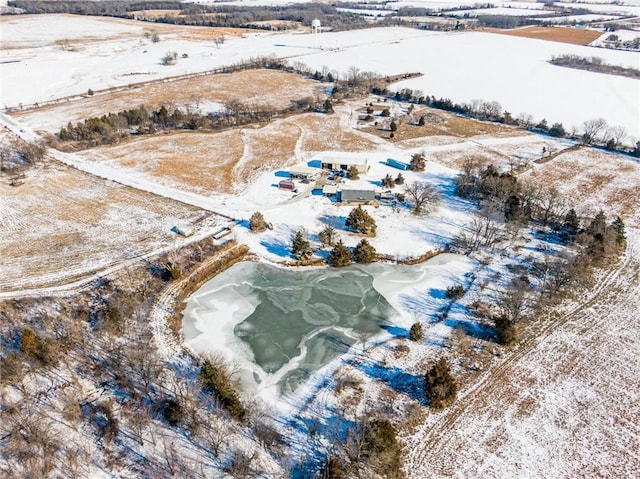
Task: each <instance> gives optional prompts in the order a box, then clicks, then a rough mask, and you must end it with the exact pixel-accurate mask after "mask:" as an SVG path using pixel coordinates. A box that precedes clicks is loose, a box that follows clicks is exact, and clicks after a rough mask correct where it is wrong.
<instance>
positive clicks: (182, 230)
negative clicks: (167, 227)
mask: <svg viewBox="0 0 640 479" xmlns="http://www.w3.org/2000/svg"><path fill="white" fill-rule="evenodd" d="M171 229H172V230H173V231H174V232H175V233H177V234H179V235H181V236H185V237H186V236H191V235H192V234H193V228H192V227H191V226H189V225H176V226H174V227H173V228H171Z"/></svg>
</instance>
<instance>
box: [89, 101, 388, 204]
mask: <svg viewBox="0 0 640 479" xmlns="http://www.w3.org/2000/svg"><path fill="white" fill-rule="evenodd" d="M375 146H376V144H375V143H374V142H373V141H371V140H368V139H367V138H366V137H365V136H364V135H358V134H356V133H351V132H345V131H343V130H342V127H341V125H340V117H339V116H338V115H323V114H317V113H308V114H302V115H296V116H292V117H289V118H285V119H280V120H276V121H274V122H272V123H270V124H268V125H262V126H259V125H255V126H254V127H246V128H242V129H234V130H227V131H224V132H212V133H205V132H185V131H180V132H172V133H170V132H164V133H160V134H158V135H155V136H148V137H142V138H136V139H134V140H131V141H129V142H126V143H122V144H120V145H115V146H104V147H100V148H94V149H92V150H87V151H83V152H80V153H79V155H80V156H82V157H83V158H85V159H87V160H89V161H99V162H106V163H109V164H111V165H116V166H119V167H122V168H128V169H131V171H132V174H141V175H142V176H149V177H151V178H153V179H154V180H160V182H161V183H164V184H172V185H173V184H176V183H178V184H179V185H180V187H182V188H184V189H186V190H189V191H193V192H196V193H199V194H212V193H234V192H237V191H239V190H242V189H243V188H244V187H245V186H246V185H247V183H248V182H250V181H251V180H252V179H253V178H255V176H256V175H259V174H261V173H264V172H265V171H268V170H273V169H277V168H280V167H283V166H285V165H287V164H291V163H294V162H295V161H296V160H297V158H296V153H297V152H305V153H309V152H317V151H325V150H341V151H367V150H371V149H374V148H375Z"/></svg>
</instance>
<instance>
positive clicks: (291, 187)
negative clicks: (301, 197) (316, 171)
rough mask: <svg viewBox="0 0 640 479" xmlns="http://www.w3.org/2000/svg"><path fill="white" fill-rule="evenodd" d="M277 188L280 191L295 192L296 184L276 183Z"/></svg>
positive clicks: (290, 182) (286, 181)
mask: <svg viewBox="0 0 640 479" xmlns="http://www.w3.org/2000/svg"><path fill="white" fill-rule="evenodd" d="M278 188H280V189H281V190H291V191H295V189H296V184H295V183H294V182H293V181H291V180H282V181H281V182H280V183H278Z"/></svg>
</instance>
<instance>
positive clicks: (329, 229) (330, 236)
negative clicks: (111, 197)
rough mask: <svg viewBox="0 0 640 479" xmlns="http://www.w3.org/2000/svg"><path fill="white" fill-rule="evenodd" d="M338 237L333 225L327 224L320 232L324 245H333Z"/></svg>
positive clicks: (319, 235) (319, 236)
mask: <svg viewBox="0 0 640 479" xmlns="http://www.w3.org/2000/svg"><path fill="white" fill-rule="evenodd" d="M335 238H336V229H335V228H334V227H333V226H331V225H326V226H325V227H324V228H323V229H322V231H320V233H318V239H319V240H320V243H322V246H333V243H334V241H335Z"/></svg>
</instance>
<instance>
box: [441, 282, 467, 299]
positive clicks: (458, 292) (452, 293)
mask: <svg viewBox="0 0 640 479" xmlns="http://www.w3.org/2000/svg"><path fill="white" fill-rule="evenodd" d="M444 294H445V296H446V297H447V298H448V299H450V300H452V301H455V300H456V299H460V298H462V297H463V296H464V287H463V286H462V285H461V284H459V285H457V286H449V287H448V288H447V290H446V291H445V293H444Z"/></svg>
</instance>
